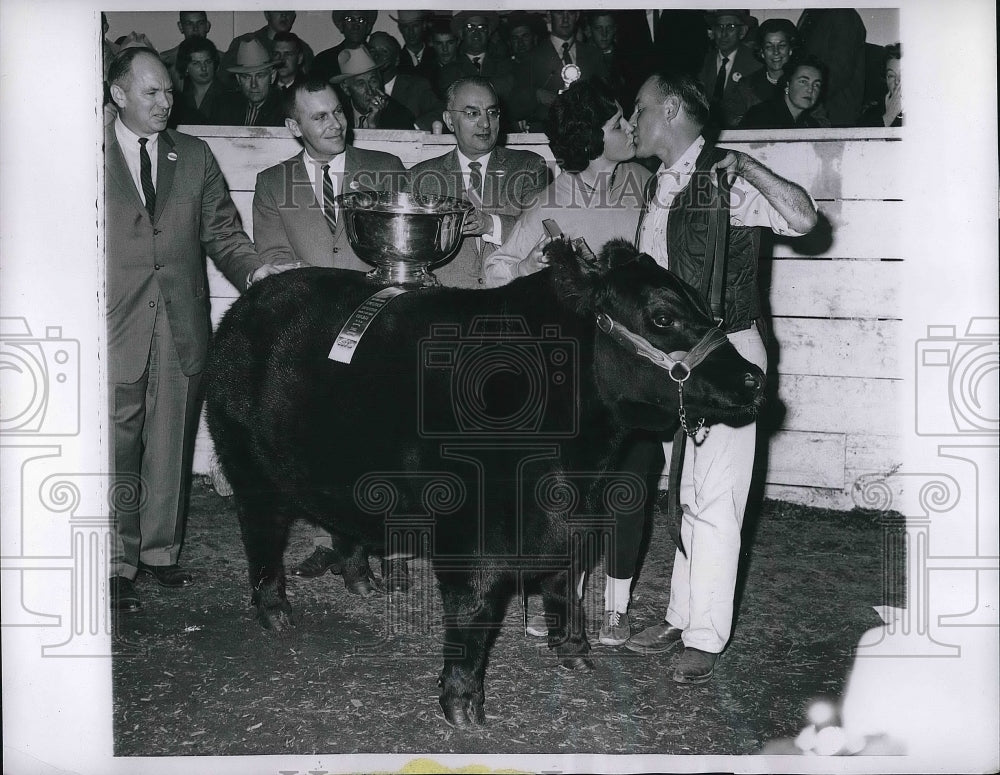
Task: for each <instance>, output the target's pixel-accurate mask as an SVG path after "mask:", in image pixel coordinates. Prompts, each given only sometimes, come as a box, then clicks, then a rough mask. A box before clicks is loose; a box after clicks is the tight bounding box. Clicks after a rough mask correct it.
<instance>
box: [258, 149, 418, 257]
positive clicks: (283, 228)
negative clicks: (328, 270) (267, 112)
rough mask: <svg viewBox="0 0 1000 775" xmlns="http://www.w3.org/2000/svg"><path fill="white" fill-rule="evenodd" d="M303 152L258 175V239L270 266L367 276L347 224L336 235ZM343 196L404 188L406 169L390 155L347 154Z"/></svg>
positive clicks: (353, 151) (339, 223)
mask: <svg viewBox="0 0 1000 775" xmlns="http://www.w3.org/2000/svg"><path fill="white" fill-rule="evenodd" d="M304 153H305V152H304V151H303V152H301V153H299V154H297V155H296V156H293V157H292V158H290V159H286V160H285V161H283V162H281V163H280V164H276V165H274V166H273V167H268V168H267V169H266V170H264V171H263V172H261V173H260V174H258V175H257V185H256V187H255V189H254V194H253V236H254V241H255V242H256V244H257V250H258V252H259V253H260V257H261V260H263V261H265V262H267V263H283V262H288V261H305V262H306V263H309V264H313V265H315V266H328V267H335V268H337V269H355V270H358V271H368V270H369V269H371V268H372V267H371V265H369V264H366V263H365V262H364V261H362V260H361V259H360V258H358V257H357V255H355V253H354V250H353V249H352V248H351V244H350V242H348V239H347V232H346V228H345V224H346V221H345V219H344V217H343V215H341V217H340V218H338V219H337V232H336V234H332V233H331V232H330V228H329V227H328V226H327V222H326V219H325V218H324V217H323V212H322V210H321V209H320V206H319V202H318V201H317V199H316V195H315V193H314V191H313V187H312V183H310V182H309V174H308V172H307V171H306V167H305V164H304V163H303V158H304ZM344 154H345V159H344V179H343V180H342V181H341V191H339V192H338V193H349V192H351V191H363V190H371V191H388V190H395V189H399V188H401V187H402V182H403V180H404V175H405V168H404V167H403V163H402V162H401V161H400V160H399V159H398V158H397V157H396V156H393V155H392V154H391V153H383V152H382V151H367V150H363V149H361V148H355V147H354V146H351V145H349V146H347V148H346V149H345V150H344Z"/></svg>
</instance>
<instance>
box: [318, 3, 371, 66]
mask: <svg viewBox="0 0 1000 775" xmlns="http://www.w3.org/2000/svg"><path fill="white" fill-rule="evenodd" d="M330 18H331V19H332V20H333V24H334V26H335V27H336V28H337V29H338V30H340V34H341V35H343V36H344V39H343V40H342V41H341V42H340V43H338V44H337V45H336V46H332V47H331V48H328V49H326V50H325V51H320V52H319V53H318V54H317V55H316V58H315V59H314V60H313V64H312V68H311V69H309V70H308V71H307V72H308V73H309V74H310V75H316V76H318V77H320V78H322V79H323V80H324V81H329V80H330V79H331V78H333V76H335V75H340V64H339V63H338V59H339V57H340V52H341V51H345V50H352V51H353V50H354V49H356V48H358V47H360V46H363V45H365V43H366V42H367V41H368V36H369V35H370V34H371V31H372V27H374V26H375V21H376V20H377V19H378V11H331V12H330Z"/></svg>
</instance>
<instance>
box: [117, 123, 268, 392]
mask: <svg viewBox="0 0 1000 775" xmlns="http://www.w3.org/2000/svg"><path fill="white" fill-rule="evenodd" d="M104 164H105V169H106V172H107V174H106V176H105V181H104V202H105V208H106V210H105V211H106V217H105V222H106V223H105V225H106V230H107V262H108V284H107V294H108V353H109V362H110V374H111V380H112V382H134V381H135V380H137V379H139V377H141V376H142V373H143V371H144V370H145V368H146V361H147V358H148V355H149V344H150V340H151V337H152V335H153V319H154V317H155V315H154V308H155V306H156V299H157V295H158V294H159V295H160V296H162V301H163V304H164V308H165V310H166V313H167V318H168V320H169V321H170V330H171V333H172V334H173V338H174V342H175V344H176V346H177V355H178V357H179V359H180V363H181V368H182V369H183V371H184V373H185V374H186V375H188V376H190V375H192V374H196V373H198V372H200V371H201V370H202V369H203V368H204V366H205V355H206V352H207V349H208V339H209V334H210V333H211V323H210V322H209V317H208V312H209V301H208V289H207V279H206V275H205V260H204V257H203V253H202V251H203V250H204V251H205V252H207V253H208V255H209V256H211V257H212V260H213V261H215V264H216V266H218V267H219V269H220V271H221V272H222V273H223V274H224V275H225V276H226V277H227V278H228V279H229V281H230V282H231V283H232V284H233V285H235V286H236V287H237V288H240V289H243V288H245V287H246V280H247V277H248V276H249V275H250V273H251V272H253V271H254V270H255V269H256V268H257V267H259V266H260V264H261V262H260V259H259V258H258V257H257V253H256V251H255V250H254V246H253V243H251V242H250V238H249V237H248V236H247V235H246V233H245V232H244V231H243V224H242V223H241V222H240V216H239V213H238V212H237V211H236V206H235V205H234V204H233V200H232V199H231V198H230V196H229V189H228V188H227V187H226V181H225V178H223V176H222V171H221V170H220V169H219V165H218V163H217V162H216V161H215V157H214V156H213V155H212V151H211V150H210V149H209V147H208V145H207V144H206V143H205V142H204V141H202V140H199V139H198V138H195V137H190V136H188V135H185V134H181V133H180V132H177V131H175V130H173V129H168V130H166V131H164V132H161V133H160V137H159V141H158V143H157V171H156V210H155V213H154V217H153V219H152V220H150V217H149V213H148V212H147V211H146V207H145V206H144V205H143V203H142V198H141V197H140V196H139V192H138V190H137V189H136V186H135V183H134V182H133V181H132V176H131V175H130V174H129V170H128V165H127V164H126V163H125V157H124V156H123V155H122V150H121V147H120V146H119V145H118V138H117V136H116V135H115V130H114V124H111V125H109V126H108V127H106V128H105V132H104Z"/></svg>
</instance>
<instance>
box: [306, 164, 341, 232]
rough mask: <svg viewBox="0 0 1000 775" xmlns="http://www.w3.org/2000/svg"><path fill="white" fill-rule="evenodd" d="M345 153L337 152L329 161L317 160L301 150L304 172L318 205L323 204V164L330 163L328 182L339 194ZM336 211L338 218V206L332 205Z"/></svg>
mask: <svg viewBox="0 0 1000 775" xmlns="http://www.w3.org/2000/svg"><path fill="white" fill-rule="evenodd" d="M346 155H347V154H344V153H338V154H337V155H336V156H334V157H333V158H332V159H330V161H319V160H318V159H314V158H313V157H312V156H310V155H309V151H303V152H302V163H303V164H304V165H305V167H306V174H307V175H309V182H310V183H312V187H313V195H314V196H315V197H316V202H317V204H319V205H320V206H322V204H323V178H322V175H323V172H322V170H323V165H324V164H329V165H330V172H329V175H330V182H331V183H333V190H334V192H335V193H336V194H337V195H338V196H339V195H340V194H343V193H344V192H343V190H342V187H343V180H344V159H345V157H346ZM334 207H335V208H336V211H337V218H338V219H339V218H340V207H338V206H336V205H334Z"/></svg>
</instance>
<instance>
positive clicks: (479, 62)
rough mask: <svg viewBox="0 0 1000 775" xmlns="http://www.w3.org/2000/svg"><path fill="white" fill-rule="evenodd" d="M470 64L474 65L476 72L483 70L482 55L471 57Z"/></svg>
mask: <svg viewBox="0 0 1000 775" xmlns="http://www.w3.org/2000/svg"><path fill="white" fill-rule="evenodd" d="M472 64H473V65H475V68H476V72H477V73H481V72H483V58H482V56H477V57H472Z"/></svg>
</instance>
